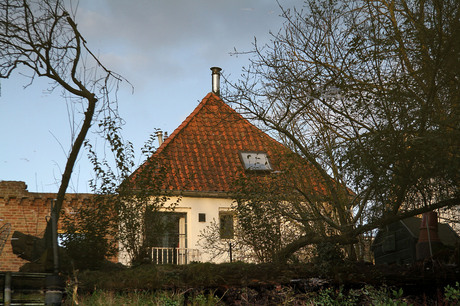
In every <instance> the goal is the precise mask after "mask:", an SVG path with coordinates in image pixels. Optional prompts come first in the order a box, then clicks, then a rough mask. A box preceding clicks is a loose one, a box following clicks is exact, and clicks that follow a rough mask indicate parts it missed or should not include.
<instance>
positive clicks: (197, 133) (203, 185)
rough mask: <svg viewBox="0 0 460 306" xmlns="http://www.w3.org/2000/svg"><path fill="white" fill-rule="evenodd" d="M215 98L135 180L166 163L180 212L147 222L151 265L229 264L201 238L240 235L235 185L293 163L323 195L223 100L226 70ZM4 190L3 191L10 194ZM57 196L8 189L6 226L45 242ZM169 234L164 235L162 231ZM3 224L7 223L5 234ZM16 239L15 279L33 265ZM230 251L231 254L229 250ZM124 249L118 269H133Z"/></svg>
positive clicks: (166, 184)
mask: <svg viewBox="0 0 460 306" xmlns="http://www.w3.org/2000/svg"><path fill="white" fill-rule="evenodd" d="M211 70H212V92H210V93H208V94H207V95H206V96H205V97H204V98H203V99H202V101H201V102H200V103H199V104H198V105H197V107H196V108H195V109H194V110H193V112H192V113H191V114H190V115H189V116H188V117H187V118H186V119H185V121H184V122H182V124H181V125H180V126H179V127H178V128H177V129H176V130H175V131H174V132H173V133H172V134H171V135H170V136H169V137H165V139H164V141H163V139H162V138H163V137H162V136H163V135H160V136H161V137H158V138H159V140H160V141H161V145H160V146H159V147H158V149H157V150H156V151H155V153H154V154H153V155H152V156H151V158H149V159H148V160H147V161H146V162H145V163H144V164H143V165H141V166H140V167H139V168H138V169H137V170H136V171H134V173H133V174H132V176H131V178H132V179H133V180H136V177H137V175H138V174H139V173H140V172H142V169H145V168H148V166H149V164H151V163H153V161H154V160H155V162H158V161H160V162H161V166H162V167H164V169H165V170H166V171H165V173H164V175H163V176H162V177H161V190H162V191H163V192H164V193H165V194H167V195H168V196H169V200H168V203H167V204H171V203H176V202H177V206H175V208H174V210H166V209H164V210H162V211H160V212H157V213H156V214H155V215H152V214H151V213H149V212H146V214H145V216H144V221H145V230H144V232H143V233H141V234H140V236H142V239H143V240H144V241H143V242H145V243H147V244H148V246H149V249H150V252H149V254H147V255H148V257H149V259H151V260H153V261H154V262H157V263H177V264H180V263H188V262H191V261H203V262H207V261H213V262H225V261H229V260H230V258H231V257H230V254H229V253H227V254H225V255H223V256H221V257H219V258H213V257H211V255H210V254H207V253H205V252H203V248H202V246H201V245H200V243H199V241H200V235H201V233H202V232H203V231H204V230H206V229H208V228H209V227H210V226H211V225H212V224H218V226H219V229H220V231H219V235H220V237H219V238H220V239H221V240H222V241H230V240H231V239H232V238H233V235H234V225H235V218H234V214H233V211H232V204H233V203H234V194H233V192H234V182H235V180H236V179H237V178H239V177H240V176H242V175H243V176H244V175H246V176H251V177H259V178H264V177H266V176H273V175H276V174H277V173H280V172H282V171H284V170H286V167H285V166H286V160H288V158H287V156H290V157H293V158H294V159H295V160H296V162H299V161H300V162H301V165H302V167H303V168H302V169H304V170H306V172H307V173H308V174H307V175H305V173H298V175H300V176H301V177H302V179H301V182H302V184H306V185H308V186H311V188H312V189H316V190H320V189H321V183H320V180H319V178H318V177H315V175H314V174H313V173H314V171H313V170H312V169H310V168H308V167H309V166H308V165H307V164H306V162H305V161H303V160H302V159H301V158H300V157H299V156H298V155H297V154H294V153H293V152H292V151H291V150H289V149H288V148H286V147H285V146H284V145H282V144H281V143H279V142H277V141H276V140H274V139H273V138H271V137H270V136H268V135H267V134H266V133H264V132H262V131H261V130H260V129H259V128H257V127H256V126H254V125H253V124H251V123H250V122H249V121H247V120H246V119H244V118H243V117H242V116H241V115H240V114H238V113H237V112H236V111H235V110H234V109H232V108H231V107H230V106H228V105H227V104H226V103H224V101H222V99H221V98H220V96H219V86H220V85H219V78H220V68H216V67H213V68H211ZM2 186H3V187H2ZM92 196H93V195H91V194H67V195H66V201H65V204H64V205H65V206H64V207H67V209H71V208H72V207H74V206H75V205H78V203H79V202H80V201H85V200H86V199H89V198H91V197H92ZM55 197H56V195H55V194H42V193H30V192H28V191H27V188H26V186H25V183H23V182H0V219H3V222H9V223H11V225H12V231H11V232H13V231H22V232H24V233H26V234H30V235H36V236H39V237H41V236H42V235H43V232H44V230H45V226H46V221H45V219H46V218H47V217H48V216H49V214H50V206H49V202H50V201H51V199H54V198H55ZM159 223H160V224H161V225H162V229H163V230H162V231H158V230H157V226H156V225H158V224H159ZM1 225H2V223H0V226H1ZM10 242H11V235H10V238H9V241H7V244H6V245H5V249H4V250H3V255H2V261H1V263H0V270H11V271H15V270H17V269H19V267H20V266H21V265H22V264H23V263H25V261H24V260H22V259H20V258H18V257H17V256H16V255H14V254H12V250H11V243H10ZM229 251H230V249H229ZM130 259H131V258H130V257H129V255H128V253H127V252H126V249H125V248H124V246H123V245H120V248H119V252H118V261H119V262H121V263H124V264H128V263H129V262H130Z"/></svg>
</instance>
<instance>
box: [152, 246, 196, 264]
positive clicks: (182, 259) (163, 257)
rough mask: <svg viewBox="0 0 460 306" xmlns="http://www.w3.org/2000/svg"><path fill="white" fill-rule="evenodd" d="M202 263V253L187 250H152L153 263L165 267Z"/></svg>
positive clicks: (156, 248)
mask: <svg viewBox="0 0 460 306" xmlns="http://www.w3.org/2000/svg"><path fill="white" fill-rule="evenodd" d="M193 261H195V262H198V261H200V251H199V250H196V249H186V248H158V247H154V248H152V262H153V263H156V264H159V265H165V264H174V265H186V264H188V263H191V262H193Z"/></svg>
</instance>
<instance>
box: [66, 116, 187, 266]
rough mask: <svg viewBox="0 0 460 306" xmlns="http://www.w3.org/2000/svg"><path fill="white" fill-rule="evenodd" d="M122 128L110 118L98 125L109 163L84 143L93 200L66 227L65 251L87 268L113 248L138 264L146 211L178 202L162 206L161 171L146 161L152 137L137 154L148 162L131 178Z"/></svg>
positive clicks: (131, 161)
mask: <svg viewBox="0 0 460 306" xmlns="http://www.w3.org/2000/svg"><path fill="white" fill-rule="evenodd" d="M121 125H122V122H121V120H116V119H114V118H112V117H106V118H104V119H103V120H102V121H101V122H100V123H99V129H100V131H99V132H100V133H101V134H102V135H104V136H105V140H106V143H107V144H108V146H109V149H110V152H111V153H112V156H111V158H110V155H109V156H106V155H103V156H102V157H101V156H100V154H99V152H98V150H97V149H96V148H93V146H92V145H91V144H90V143H89V142H88V141H87V142H86V143H85V146H86V149H87V150H88V157H89V160H90V161H91V163H92V164H93V169H94V173H95V179H93V180H92V181H91V182H90V185H91V188H92V190H93V192H94V194H95V196H94V198H93V201H91V204H88V205H83V206H81V207H79V208H78V209H77V211H76V214H75V215H74V216H71V217H70V218H67V219H66V221H65V226H64V230H65V238H66V240H65V247H66V248H67V249H68V251H69V254H71V256H73V257H75V258H77V257H78V258H79V259H78V261H79V262H81V261H84V262H86V263H88V264H89V265H90V266H91V267H93V266H94V267H97V266H98V265H100V262H101V258H104V257H107V256H111V255H112V254H113V246H114V245H115V243H117V242H118V243H120V244H121V245H122V246H123V251H124V252H125V253H126V255H127V260H128V261H130V262H131V263H134V264H137V263H141V262H143V261H144V260H145V258H146V255H147V254H148V248H149V245H147V244H146V243H145V241H146V240H145V239H144V235H145V231H146V228H145V213H146V211H148V212H155V211H158V210H160V209H165V210H168V209H169V210H172V209H174V206H175V205H176V204H177V201H178V200H177V201H171V203H169V204H166V203H167V202H168V201H169V199H170V198H169V196H168V194H167V193H165V192H164V188H162V187H163V183H164V175H165V173H166V169H165V167H164V166H163V165H162V164H161V162H160V161H158V160H156V159H154V158H153V157H152V156H151V155H152V154H153V152H154V150H155V146H154V145H153V141H154V140H155V137H154V136H151V137H150V138H149V140H148V141H147V142H146V143H145V145H144V147H143V148H142V153H143V154H144V155H145V156H146V159H148V162H147V163H144V164H143V166H142V167H140V168H138V169H137V170H136V172H135V173H134V174H133V171H134V167H135V162H134V160H135V152H134V149H133V146H132V144H131V143H130V142H129V141H125V140H124V139H123V137H122V136H121V132H122V129H121ZM87 252H90V253H91V254H86V253H87ZM80 257H82V258H80Z"/></svg>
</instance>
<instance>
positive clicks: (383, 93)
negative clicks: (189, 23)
mask: <svg viewBox="0 0 460 306" xmlns="http://www.w3.org/2000/svg"><path fill="white" fill-rule="evenodd" d="M282 17H283V19H284V25H283V27H282V29H280V31H278V32H276V33H273V36H272V41H271V42H270V43H268V44H265V45H258V44H257V41H255V43H254V48H253V49H252V50H251V51H250V52H244V53H245V54H248V53H249V54H251V55H252V57H251V58H250V64H249V65H248V66H247V67H246V69H245V71H244V73H243V74H242V77H241V79H240V80H239V81H238V82H236V83H233V84H230V83H228V85H229V93H228V94H227V95H225V100H226V101H227V102H229V103H230V104H231V105H232V106H233V107H234V108H235V109H236V110H238V111H239V112H240V113H241V114H243V115H244V116H245V117H246V118H248V119H249V120H252V122H255V123H256V124H258V125H259V126H260V127H261V128H262V129H263V130H265V131H267V132H268V133H270V134H271V135H273V137H275V138H276V139H279V140H280V141H281V142H283V143H284V144H285V145H286V146H287V147H288V148H290V149H291V150H292V152H295V153H296V154H298V155H299V156H301V157H302V158H303V160H304V161H305V163H306V164H307V165H303V166H299V167H297V168H296V169H292V168H289V167H285V168H282V169H279V170H280V171H278V172H277V173H276V175H275V174H274V175H272V176H270V177H268V176H267V178H266V179H259V178H257V177H252V176H251V177H247V178H246V182H245V183H243V184H241V188H240V190H239V191H240V192H239V194H238V196H239V198H238V205H239V206H238V207H237V209H239V208H241V215H240V217H241V218H242V220H244V218H247V219H248V221H249V222H245V223H242V225H243V229H244V230H246V232H245V234H246V236H250V237H251V238H252V237H255V238H257V239H259V240H254V241H256V243H254V246H255V247H257V246H261V247H263V246H264V243H265V242H266V241H268V240H269V239H270V238H274V239H278V238H279V237H277V236H279V235H281V239H278V240H277V241H276V243H275V244H273V249H272V250H271V249H269V248H265V251H266V254H264V256H262V257H265V258H266V257H271V258H272V260H273V258H274V259H276V260H285V261H286V260H288V259H290V258H291V256H292V254H294V253H295V252H297V251H298V250H299V249H301V248H303V247H304V246H306V245H312V244H316V243H318V242H323V241H329V242H331V243H340V244H342V245H344V246H346V247H345V250H346V253H347V257H348V258H350V259H356V258H360V257H362V254H359V252H361V251H362V250H364V249H365V248H364V247H363V245H359V244H361V243H362V239H361V238H362V235H363V234H364V233H367V232H369V231H371V230H373V229H375V228H378V227H381V226H385V225H387V224H390V223H393V222H395V221H397V220H399V219H404V218H407V217H410V216H414V215H417V214H421V213H424V212H427V211H431V210H434V209H439V208H442V207H454V206H456V205H459V204H460V192H459V186H460V185H459V179H460V177H459V172H458V169H459V167H460V155H459V152H458V147H459V146H460V143H459V141H460V126H459V123H460V117H459V114H460V104H459V98H458V97H459V96H460V93H459V90H460V82H459V80H460V78H459V71H460V61H459V60H458V59H459V54H460V32H459V29H460V22H459V20H460V18H459V17H460V4H459V1H457V0H429V1H415V2H414V1H407V0H395V1H385V0H376V1H374V0H372V1H371V0H351V1H336V0H332V1H331V0H312V1H305V2H304V4H303V5H302V6H301V7H300V5H299V6H298V7H297V8H295V9H284V10H283V11H282ZM271 158H273V156H271ZM283 160H284V161H286V162H289V159H288V158H287V157H283ZM289 165H292V166H294V165H295V163H288V166H289ZM308 178H314V181H313V179H312V181H310V182H308ZM256 185H258V186H256ZM248 186H249V187H250V188H248ZM252 186H254V187H257V188H252ZM280 192H284V195H288V197H286V196H285V197H284V198H283V197H280ZM291 195H296V196H292V197H290V196H291ZM264 198H265V199H264ZM264 202H265V203H266V204H265V205H264V206H261V205H260V203H264ZM267 206H270V207H267ZM246 207H250V208H251V209H246ZM245 209H246V210H245ZM262 209H263V212H262V211H261V210H262ZM258 211H260V212H261V213H263V214H264V218H265V219H264V220H263V222H264V224H258V223H257V218H252V219H250V217H251V213H252V212H254V217H255V216H258V215H257V214H256V212H258ZM266 214H271V215H272V216H273V217H272V218H269V217H266V216H267V215H266ZM280 216H281V217H282V218H283V219H285V220H288V221H289V222H290V223H291V225H292V226H294V227H295V228H296V229H298V230H299V232H298V233H297V234H296V235H295V236H294V237H292V236H290V234H286V235H283V232H282V231H281V232H280V231H278V227H279V225H278V223H279V220H280ZM249 219H250V220H249ZM260 225H262V226H260ZM256 231H258V234H257V233H256ZM248 233H250V235H248ZM264 235H265V236H264ZM264 240H265V241H264ZM358 245H359V247H358ZM254 251H255V252H257V251H258V250H254ZM270 252H272V253H273V252H274V253H276V255H273V254H270Z"/></svg>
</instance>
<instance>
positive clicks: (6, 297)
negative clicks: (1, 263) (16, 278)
mask: <svg viewBox="0 0 460 306" xmlns="http://www.w3.org/2000/svg"><path fill="white" fill-rule="evenodd" d="M3 304H4V305H5V306H10V305H11V272H6V273H5V288H4V291H3Z"/></svg>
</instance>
